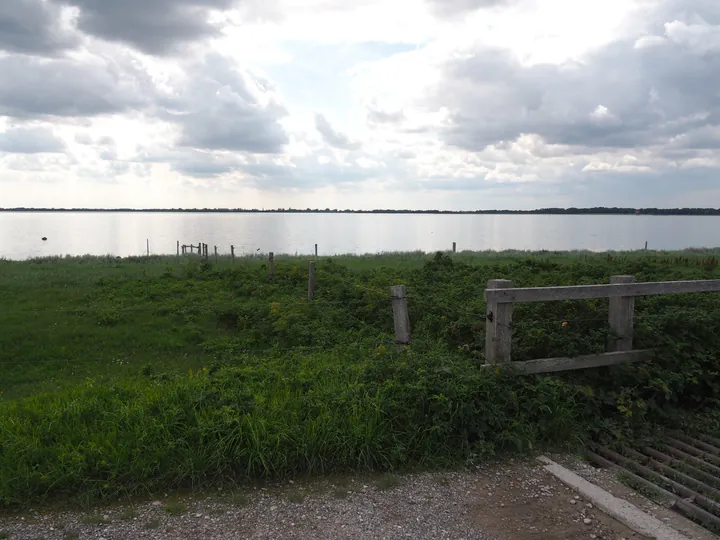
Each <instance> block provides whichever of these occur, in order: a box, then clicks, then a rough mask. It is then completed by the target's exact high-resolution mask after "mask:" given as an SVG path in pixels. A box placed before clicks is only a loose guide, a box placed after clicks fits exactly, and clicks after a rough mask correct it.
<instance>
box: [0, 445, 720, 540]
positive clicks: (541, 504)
mask: <svg viewBox="0 0 720 540" xmlns="http://www.w3.org/2000/svg"><path fill="white" fill-rule="evenodd" d="M561 457H562V456H561ZM553 459H555V460H556V461H559V458H558V457H557V456H553ZM565 461H566V463H565V465H566V466H567V464H568V463H569V462H573V460H572V458H566V459H565ZM578 466H579V467H580V466H586V467H589V466H587V465H584V464H582V463H579V462H578ZM590 469H592V468H590ZM576 472H579V473H580V472H582V471H577V470H576ZM585 473H586V474H590V473H592V474H600V473H595V472H593V470H590V471H585ZM601 476H602V478H603V481H607V482H611V480H612V474H611V473H601ZM588 479H589V480H591V481H593V479H591V478H588ZM637 497H640V496H639V495H638V496H637ZM641 499H642V498H640V499H638V500H636V501H632V502H634V504H636V505H638V506H640V507H641V508H642V505H643V504H645V503H647V504H645V506H647V505H652V503H650V502H649V501H645V503H642V504H639V503H638V501H640V500H641ZM641 502H642V501H641ZM655 506H657V505H655ZM643 509H645V508H643ZM661 510H662V509H661ZM661 519H665V518H661ZM685 521H686V520H685ZM686 534H687V533H686ZM708 534H709V533H708ZM688 536H689V537H690V538H698V539H700V540H706V539H711V538H715V537H714V536H713V535H709V536H694V535H690V534H688ZM39 538H44V539H45V540H73V539H80V540H84V539H93V540H126V539H128V540H129V539H133V538H143V539H149V538H152V539H159V540H161V539H163V540H177V539H181V538H213V539H218V540H223V539H234V540H235V539H237V540H240V539H268V540H269V539H273V540H277V539H284V538H296V539H303V540H305V539H318V540H319V539H358V540H359V539H395V538H397V539H401V538H402V539H407V538H412V539H417V540H423V539H427V540H430V539H432V540H435V539H453V540H460V539H463V540H526V539H543V540H553V539H558V540H560V539H562V540H573V539H586V540H587V539H603V540H620V539H625V540H640V539H642V538H645V537H643V536H640V535H638V534H636V533H634V532H633V531H631V530H630V529H628V528H627V527H625V526H624V525H623V524H621V523H619V522H617V521H616V520H614V519H613V518H610V517H609V516H607V515H605V514H603V513H602V512H600V511H599V510H598V509H596V508H594V507H592V505H591V504H590V503H588V502H587V501H584V500H582V499H581V498H580V497H579V496H577V495H576V494H575V493H574V492H573V491H571V490H570V489H569V488H566V487H565V486H564V485H563V484H561V483H560V482H559V481H557V480H556V479H555V478H554V477H553V476H552V475H550V474H549V473H547V472H546V471H545V470H544V469H543V468H542V466H541V465H540V464H539V463H537V462H535V461H509V462H503V463H494V464H492V465H488V466H484V467H479V468H474V469H472V470H469V471H462V472H445V473H423V474H410V475H404V476H399V477H397V476H392V475H384V476H356V477H343V478H333V479H328V478H326V479H322V480H309V481H306V482H291V483H287V484H283V485H274V486H266V487H262V488H260V487H256V488H252V489H248V490H243V491H240V492H232V493H228V492H227V491H224V492H213V493H207V492H204V493H196V494H194V495H187V494H186V495H173V494H167V495H165V494H164V496H162V497H159V498H158V499H156V500H148V501H144V502H135V503H132V504H127V503H125V504H116V505H112V506H108V507H97V508H92V509H83V510H64V511H49V510H43V509H30V510H28V511H24V512H23V513H18V514H15V515H5V516H0V539H15V540H30V539H36V540H37V539H39Z"/></svg>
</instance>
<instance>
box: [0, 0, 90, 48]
mask: <svg viewBox="0 0 720 540" xmlns="http://www.w3.org/2000/svg"><path fill="white" fill-rule="evenodd" d="M62 16H63V8H62V6H59V5H57V4H52V3H50V2H47V1H42V0H4V1H2V2H0V51H3V50H4V51H7V52H10V53H24V54H39V55H54V54H56V53H57V52H59V51H62V50H64V49H68V48H71V47H74V46H76V45H77V44H78V42H79V38H78V36H77V35H76V34H75V33H74V32H73V31H72V29H70V28H66V27H64V26H63V19H62Z"/></svg>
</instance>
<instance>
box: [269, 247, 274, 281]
mask: <svg viewBox="0 0 720 540" xmlns="http://www.w3.org/2000/svg"><path fill="white" fill-rule="evenodd" d="M268 272H270V281H272V280H273V279H275V254H274V253H273V252H272V251H271V252H270V253H268Z"/></svg>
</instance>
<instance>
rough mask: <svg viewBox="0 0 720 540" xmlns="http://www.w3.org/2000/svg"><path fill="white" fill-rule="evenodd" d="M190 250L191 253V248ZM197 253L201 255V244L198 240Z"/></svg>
mask: <svg viewBox="0 0 720 540" xmlns="http://www.w3.org/2000/svg"><path fill="white" fill-rule="evenodd" d="M190 252H191V253H192V249H191V250H190ZM198 255H202V244H201V243H200V242H198Z"/></svg>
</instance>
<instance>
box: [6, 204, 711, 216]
mask: <svg viewBox="0 0 720 540" xmlns="http://www.w3.org/2000/svg"><path fill="white" fill-rule="evenodd" d="M0 212H194V213H199V212H236V213H241V212H242V213H268V214H644V215H651V216H718V215H720V208H618V207H606V206H596V207H593V208H574V207H570V208H538V209H536V210H388V209H377V210H338V209H335V208H333V209H331V208H325V209H324V210H323V209H320V208H304V209H303V208H273V209H267V210H266V209H264V208H262V209H258V208H142V209H137V208H24V207H18V208H0Z"/></svg>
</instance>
